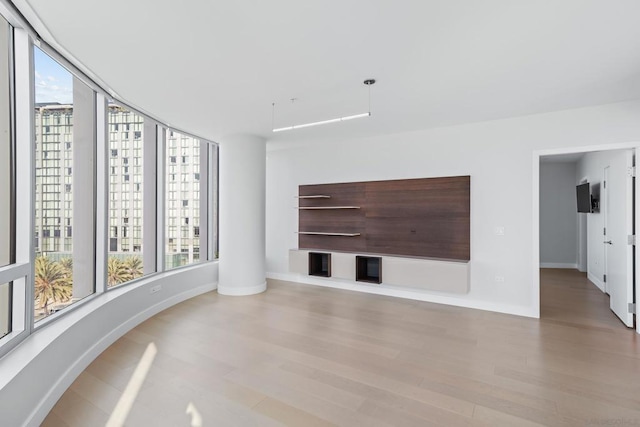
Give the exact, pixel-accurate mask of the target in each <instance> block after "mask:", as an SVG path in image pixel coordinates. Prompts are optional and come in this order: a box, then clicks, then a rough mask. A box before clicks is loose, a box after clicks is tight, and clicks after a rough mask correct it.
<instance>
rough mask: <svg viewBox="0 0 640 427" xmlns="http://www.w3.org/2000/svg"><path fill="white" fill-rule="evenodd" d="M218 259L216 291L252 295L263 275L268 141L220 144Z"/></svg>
mask: <svg viewBox="0 0 640 427" xmlns="http://www.w3.org/2000/svg"><path fill="white" fill-rule="evenodd" d="M219 156H220V189H219V197H220V205H219V209H220V231H219V234H220V249H219V251H220V253H219V257H220V263H219V273H218V277H219V280H218V293H219V294H221V295H253V294H257V293H260V292H263V291H265V290H266V289H267V282H266V274H265V269H266V267H265V168H266V141H265V140H264V139H263V138H261V137H258V136H255V135H246V134H239V135H230V136H228V137H225V138H223V140H222V141H221V142H220V152H219Z"/></svg>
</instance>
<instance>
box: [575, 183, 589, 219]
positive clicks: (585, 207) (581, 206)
mask: <svg viewBox="0 0 640 427" xmlns="http://www.w3.org/2000/svg"><path fill="white" fill-rule="evenodd" d="M576 196H577V199H578V212H585V213H590V212H591V191H590V189H589V183H588V182H587V183H584V184H580V185H578V186H577V187H576Z"/></svg>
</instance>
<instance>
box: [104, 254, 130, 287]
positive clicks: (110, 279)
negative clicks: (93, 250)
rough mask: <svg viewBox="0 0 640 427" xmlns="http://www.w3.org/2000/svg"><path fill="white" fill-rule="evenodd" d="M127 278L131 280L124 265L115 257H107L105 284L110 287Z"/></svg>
mask: <svg viewBox="0 0 640 427" xmlns="http://www.w3.org/2000/svg"><path fill="white" fill-rule="evenodd" d="M128 280H131V276H130V274H129V270H128V269H127V267H126V265H125V264H124V263H123V262H122V261H120V260H119V259H118V258H116V257H109V261H107V285H108V286H109V287H112V286H115V285H119V284H120V283H124V282H126V281H128Z"/></svg>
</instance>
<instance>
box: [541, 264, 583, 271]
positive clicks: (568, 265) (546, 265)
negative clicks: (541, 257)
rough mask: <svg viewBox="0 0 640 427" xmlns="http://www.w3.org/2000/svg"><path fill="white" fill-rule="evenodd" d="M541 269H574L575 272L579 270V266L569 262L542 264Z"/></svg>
mask: <svg viewBox="0 0 640 427" xmlns="http://www.w3.org/2000/svg"><path fill="white" fill-rule="evenodd" d="M540 268H572V269H574V270H577V269H578V264H577V263H573V264H572V263H567V262H541V263H540Z"/></svg>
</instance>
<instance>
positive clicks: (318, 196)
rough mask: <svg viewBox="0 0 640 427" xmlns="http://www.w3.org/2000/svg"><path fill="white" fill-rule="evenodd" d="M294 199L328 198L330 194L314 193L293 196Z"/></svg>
mask: <svg viewBox="0 0 640 427" xmlns="http://www.w3.org/2000/svg"><path fill="white" fill-rule="evenodd" d="M295 198H296V199H330V198H331V196H325V195H324V194H315V195H313V196H295Z"/></svg>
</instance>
